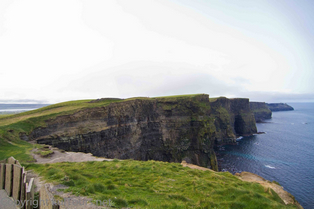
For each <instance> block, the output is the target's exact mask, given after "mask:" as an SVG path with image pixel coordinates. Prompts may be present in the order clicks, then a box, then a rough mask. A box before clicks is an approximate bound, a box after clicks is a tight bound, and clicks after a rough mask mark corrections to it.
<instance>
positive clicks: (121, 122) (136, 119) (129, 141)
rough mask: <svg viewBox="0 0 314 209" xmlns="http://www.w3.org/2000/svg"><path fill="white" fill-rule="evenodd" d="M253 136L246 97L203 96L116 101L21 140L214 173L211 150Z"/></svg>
mask: <svg viewBox="0 0 314 209" xmlns="http://www.w3.org/2000/svg"><path fill="white" fill-rule="evenodd" d="M104 100H105V99H102V100H98V101H99V102H101V101H104ZM98 101H97V100H94V101H92V102H93V103H97V102H98ZM253 133H256V126H255V119H254V116H253V113H252V112H251V111H250V108H249V100H248V99H227V98H216V99H211V100H209V96H208V95H205V94H204V95H192V96H188V95H187V96H175V97H160V98H135V99H129V100H118V101H116V102H112V103H110V104H108V105H105V106H99V107H92V108H84V109H80V110H78V111H75V112H74V113H72V114H67V115H61V116H57V117H55V118H50V119H47V120H45V125H44V126H41V127H37V128H34V129H33V130H32V131H31V132H30V133H28V134H27V133H25V134H21V135H20V136H21V138H23V139H28V140H36V141H37V143H40V144H49V145H53V146H55V147H58V148H60V149H64V150H66V151H78V152H86V153H92V154H94V155H96V156H103V157H107V158H118V159H135V160H145V161H146V160H160V161H167V162H181V161H182V160H186V161H187V162H189V163H193V164H196V165H200V166H203V167H210V168H212V169H214V170H217V161H216V156H215V153H214V150H213V146H214V145H215V144H218V143H226V142H227V143H229V142H235V140H236V136H237V135H251V134H253Z"/></svg>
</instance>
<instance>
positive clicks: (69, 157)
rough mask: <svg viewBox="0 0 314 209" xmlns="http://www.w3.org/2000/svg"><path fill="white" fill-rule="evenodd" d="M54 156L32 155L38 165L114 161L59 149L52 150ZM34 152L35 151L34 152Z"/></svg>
mask: <svg viewBox="0 0 314 209" xmlns="http://www.w3.org/2000/svg"><path fill="white" fill-rule="evenodd" d="M51 149H52V150H53V152H54V153H53V154H52V155H50V156H49V157H41V156H40V155H37V154H32V156H33V158H34V159H35V160H36V163H40V164H45V163H59V162H86V161H104V160H106V161H111V160H112V159H108V158H103V157H95V156H93V155H92V154H91V153H83V152H61V151H60V150H58V149H57V148H51ZM33 151H34V150H33Z"/></svg>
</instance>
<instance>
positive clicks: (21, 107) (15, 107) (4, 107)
mask: <svg viewBox="0 0 314 209" xmlns="http://www.w3.org/2000/svg"><path fill="white" fill-rule="evenodd" d="M47 105H49V104H0V114H13V113H20V112H25V111H30V110H35V109H38V108H41V107H45V106H47Z"/></svg>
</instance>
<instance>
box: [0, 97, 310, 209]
mask: <svg viewBox="0 0 314 209" xmlns="http://www.w3.org/2000/svg"><path fill="white" fill-rule="evenodd" d="M290 105H291V106H293V107H294V109H295V110H294V111H283V112H273V115H272V119H269V120H266V121H265V123H258V124H256V125H257V129H258V131H259V132H265V134H258V135H254V136H250V137H243V138H241V139H239V140H238V144H237V145H224V146H221V147H219V148H218V149H217V150H216V153H217V159H218V163H219V169H220V170H222V171H229V172H231V173H233V174H234V173H236V172H241V171H248V172H252V173H256V174H258V175H260V176H262V177H264V178H265V179H267V180H270V181H277V182H279V183H280V185H282V186H283V187H284V189H285V190H287V191H288V192H290V193H291V194H292V195H293V196H294V197H295V198H296V200H297V201H298V202H299V203H300V204H301V205H302V206H303V207H304V208H305V209H310V208H314V166H313V163H314V103H290ZM44 106H47V104H13V105H12V104H0V114H8V113H17V112H23V111H28V110H33V109H37V108H40V107H44Z"/></svg>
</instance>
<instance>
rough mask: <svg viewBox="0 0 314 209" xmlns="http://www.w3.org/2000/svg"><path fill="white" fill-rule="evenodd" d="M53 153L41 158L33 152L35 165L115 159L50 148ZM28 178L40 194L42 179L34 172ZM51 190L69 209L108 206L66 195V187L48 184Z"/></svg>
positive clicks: (86, 198) (96, 208)
mask: <svg viewBox="0 0 314 209" xmlns="http://www.w3.org/2000/svg"><path fill="white" fill-rule="evenodd" d="M49 148H50V150H52V151H53V154H51V155H50V156H48V157H41V156H40V155H38V154H34V152H35V151H37V149H34V150H32V156H33V158H34V159H35V160H36V162H35V163H39V164H45V163H58V162H87V161H104V160H105V161H112V160H113V159H107V158H103V157H95V156H93V155H92V154H91V153H82V152H64V151H60V150H59V149H58V148H53V147H49ZM28 177H29V178H34V183H35V185H36V189H35V191H36V192H38V191H39V190H40V188H41V187H42V186H43V184H45V183H46V182H44V181H43V180H42V179H41V177H39V176H38V175H37V174H35V173H33V172H32V171H28ZM48 185H49V190H50V192H51V193H52V194H53V195H57V196H59V197H61V198H63V200H64V202H61V203H60V204H65V206H66V208H68V209H98V208H99V209H100V208H107V207H106V206H104V205H102V206H97V205H95V204H93V203H91V201H92V198H88V197H84V196H75V195H72V194H71V193H64V192H62V191H60V190H59V189H65V188H67V186H64V185H53V184H51V183H48ZM0 209H1V208H0Z"/></svg>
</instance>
